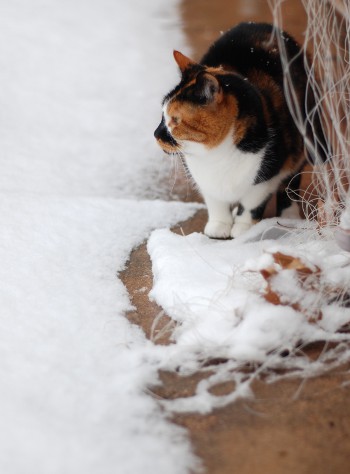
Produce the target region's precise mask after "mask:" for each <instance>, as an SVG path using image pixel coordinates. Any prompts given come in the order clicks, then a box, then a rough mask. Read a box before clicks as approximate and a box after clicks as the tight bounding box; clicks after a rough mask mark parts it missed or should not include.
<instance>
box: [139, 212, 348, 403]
mask: <svg viewBox="0 0 350 474" xmlns="http://www.w3.org/2000/svg"><path fill="white" fill-rule="evenodd" d="M298 226H299V227H300V229H303V230H302V232H303V233H304V234H305V233H306V234H307V233H308V232H309V234H310V238H307V235H306V238H305V239H304V242H305V243H298V244H296V241H297V240H298V239H297V238H296V237H295V232H290V231H289V230H286V229H294V228H295V227H298ZM305 226H306V223H304V222H302V221H289V220H285V221H283V220H281V219H279V222H277V220H276V219H269V220H265V221H262V222H261V223H260V224H257V225H256V226H255V227H254V228H253V229H251V230H250V231H249V232H248V233H247V234H246V235H245V236H242V237H240V238H239V239H235V240H231V241H215V240H211V239H209V238H207V237H206V236H204V235H202V234H196V233H194V234H191V235H188V236H186V237H184V236H179V235H175V234H173V233H172V232H170V231H169V230H166V229H165V230H156V231H154V232H153V233H152V235H151V237H150V239H149V242H148V250H149V254H150V256H151V259H152V265H153V272H154V286H153V289H152V291H151V293H150V297H151V298H153V299H154V300H156V301H157V303H158V304H160V305H161V306H162V307H163V308H164V310H165V311H166V313H167V314H168V315H169V316H170V317H171V318H172V319H174V320H175V321H176V323H177V324H176V327H175V329H174V331H173V333H172V339H173V341H174V342H175V344H174V345H173V348H172V350H173V352H174V356H173V357H174V360H176V363H177V370H180V372H181V373H183V374H188V373H192V372H193V371H196V370H203V369H204V368H205V370H208V366H209V367H210V370H211V371H213V372H214V375H212V376H210V377H209V378H207V379H206V380H205V381H202V382H200V384H199V385H198V387H197V393H196V395H195V397H192V398H191V397H189V399H186V400H185V399H183V400H182V399H179V400H176V401H174V402H171V403H172V405H171V409H174V410H180V411H181V410H197V409H200V410H202V411H208V410H211V409H212V408H214V407H217V406H221V405H222V404H225V403H228V402H230V401H233V400H234V399H236V398H237V397H238V396H242V395H243V394H244V396H247V395H249V393H250V392H249V386H250V383H251V381H252V380H253V379H254V377H256V376H257V374H258V373H261V372H265V373H266V371H267V370H268V369H276V368H278V369H284V371H285V375H287V374H288V375H291V374H292V373H298V374H299V375H307V376H311V375H315V374H318V373H320V371H322V370H326V369H327V368H329V367H330V366H331V365H332V364H333V365H334V360H333V359H334V353H335V352H334V351H336V352H337V357H336V358H337V359H338V363H341V362H342V361H344V357H345V355H346V357H350V345H349V346H348V345H347V344H345V345H340V346H337V347H336V348H333V349H332V350H329V351H326V352H324V353H323V354H321V356H320V357H319V359H318V360H317V361H311V360H309V359H308V357H307V354H303V352H302V347H304V346H305V345H307V344H309V343H312V342H316V341H327V343H331V342H337V343H339V342H344V341H349V340H350V336H349V335H348V334H347V333H346V332H345V331H344V326H346V325H348V324H349V323H350V309H349V307H348V303H349V295H348V296H347V299H346V298H345V299H339V298H338V299H337V298H336V297H335V295H336V294H343V296H344V292H346V289H348V287H349V283H348V282H349V281H350V256H349V254H347V253H346V252H341V251H340V250H339V247H337V246H336V244H335V243H334V240H322V241H321V240H318V241H317V240H316V241H315V240H312V239H311V235H315V233H314V229H311V228H310V229H309V230H305ZM296 233H297V229H296ZM278 235H279V238H277V240H272V239H271V236H274V237H276V236H278ZM276 255H277V256H278V255H285V256H287V257H286V259H287V260H288V261H289V260H290V261H292V262H294V263H293V264H292V266H291V267H290V268H289V267H288V266H287V264H286V265H285V267H283V264H282V265H281V264H280V263H276V262H275V260H274V259H275V258H277V257H276ZM303 262H307V263H303ZM282 263H283V262H282ZM293 265H294V267H293ZM298 265H299V266H298ZM269 272H270V273H269ZM312 278H313V279H314V280H312ZM315 279H316V280H315ZM312 281H316V283H317V285H318V286H317V287H316V288H312V286H311V285H312ZM276 289H277V290H276ZM317 289H318V290H317ZM332 289H333V293H332ZM276 291H277V292H276ZM273 296H274V297H275V299H276V298H277V300H276V301H274V300H273V298H272V297H273ZM340 352H341V353H342V354H341V355H340ZM345 353H346V354H345ZM286 355H288V357H285V356H286ZM217 359H221V360H227V362H226V363H222V364H219V365H217V364H216V365H215V364H211V363H210V361H211V360H217ZM246 364H249V365H250V368H251V369H252V368H253V367H255V368H256V367H258V369H257V370H251V373H250V374H248V375H247V371H246V370H245V371H243V372H240V370H239V369H240V368H241V367H242V366H244V367H245V369H246ZM333 365H332V366H333ZM167 368H169V369H171V368H173V369H174V368H175V366H174V367H172V364H171V363H170V364H169V363H168V364H167ZM270 378H272V376H271V377H270ZM229 380H234V381H235V382H236V388H235V390H234V391H233V392H232V393H231V394H230V395H227V396H226V397H221V398H220V397H215V396H214V395H213V394H212V393H211V392H210V389H211V388H212V387H213V386H214V385H215V384H217V383H219V382H226V381H229Z"/></svg>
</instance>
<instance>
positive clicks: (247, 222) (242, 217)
mask: <svg viewBox="0 0 350 474" xmlns="http://www.w3.org/2000/svg"><path fill="white" fill-rule="evenodd" d="M270 197H271V195H268V197H267V198H266V199H265V200H264V201H263V202H262V203H260V204H259V205H258V206H257V207H255V208H254V209H249V208H245V207H244V206H243V204H241V203H240V204H239V205H238V211H237V214H236V217H235V223H234V224H233V227H232V230H231V237H233V238H235V237H238V236H240V235H241V234H243V233H244V232H246V231H247V230H248V229H250V228H251V227H252V226H253V225H254V224H256V223H257V222H259V221H260V220H261V219H262V217H263V215H264V211H265V207H266V204H267V202H268V200H269V199H270Z"/></svg>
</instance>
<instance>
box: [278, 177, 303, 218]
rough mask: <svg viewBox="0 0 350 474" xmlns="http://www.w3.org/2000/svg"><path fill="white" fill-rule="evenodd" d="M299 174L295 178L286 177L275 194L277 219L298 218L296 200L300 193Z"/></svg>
mask: <svg viewBox="0 0 350 474" xmlns="http://www.w3.org/2000/svg"><path fill="white" fill-rule="evenodd" d="M300 181H301V174H300V172H299V173H297V174H296V175H295V176H293V177H292V178H291V177H288V178H287V179H286V180H284V181H283V183H282V184H281V186H280V189H279V190H278V191H277V193H276V204H277V212H276V215H277V217H279V216H281V217H286V218H290V219H297V218H298V217H300V214H299V207H298V204H297V202H296V200H297V199H298V197H299V193H300Z"/></svg>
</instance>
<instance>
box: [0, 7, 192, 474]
mask: <svg viewBox="0 0 350 474" xmlns="http://www.w3.org/2000/svg"><path fill="white" fill-rule="evenodd" d="M176 23H177V13H176V10H175V3H174V2H173V1H167V2H166V3H164V2H162V1H161V0H150V1H147V2H144V1H142V0H130V1H128V2H118V1H110V0H69V1H68V0H31V1H30V2H28V1H26V0H13V1H11V2H8V1H6V0H0V84H1V87H0V104H1V111H0V150H1V152H0V163H1V172H0V220H1V232H0V262H1V266H0V275H1V276H0V281H1V285H0V327H1V331H0V360H1V362H0V387H1V389H0V419H1V423H0V472H2V473H4V474H5V473H6V474H22V473H23V474H24V473H25V474H34V473H35V474H40V473H42V474H49V473H52V474H70V473H71V474H77V473H84V474H89V473H91V474H96V473H103V474H107V473H113V474H115V473H118V474H127V473H130V474H137V473H141V472H142V473H145V474H146V473H150V474H154V473H161V472H162V473H167V474H172V473H174V474H175V473H179V474H180V473H185V472H188V469H189V466H191V465H193V463H194V462H195V460H194V458H193V456H192V454H191V450H190V446H189V442H188V440H187V438H186V436H185V433H184V432H183V431H182V430H181V429H180V428H177V427H175V426H173V425H171V424H170V423H169V422H168V421H167V419H166V417H165V415H164V413H162V411H161V409H160V407H159V406H158V405H157V403H156V401H155V400H153V399H152V398H151V397H150V396H148V395H147V393H146V391H147V385H148V384H150V383H153V382H155V380H156V378H157V363H158V361H159V355H158V353H157V349H156V348H154V346H153V344H152V343H150V342H148V341H147V340H146V339H145V337H144V335H143V333H142V332H141V330H139V329H138V328H137V327H135V326H132V325H131V324H129V323H128V321H127V320H126V319H125V317H124V314H125V311H127V310H128V309H130V302H129V298H128V295H127V292H126V289H125V288H124V287H123V285H122V283H121V282H120V280H118V278H117V272H118V271H120V270H122V269H123V267H124V265H125V262H126V260H127V258H128V255H129V253H130V251H131V249H132V248H133V247H134V246H136V245H137V244H139V243H141V242H142V240H144V239H145V238H146V237H147V236H148V235H149V233H150V231H151V230H152V229H155V228H157V227H163V226H169V225H171V224H174V223H175V222H177V221H179V220H182V219H185V218H187V217H188V216H190V215H191V214H192V213H193V211H194V206H191V205H185V204H181V203H176V202H173V203H172V202H163V201H161V200H160V198H162V197H163V196H165V194H166V189H165V187H164V185H163V188H162V186H161V185H160V183H161V182H162V181H164V179H163V178H164V177H165V176H167V172H168V168H167V167H166V166H165V164H164V163H165V162H164V158H163V157H162V154H161V152H160V151H158V150H157V148H156V145H155V143H154V139H153V130H154V128H155V127H156V125H157V123H158V121H159V119H160V115H159V103H160V100H161V97H162V94H163V93H165V92H166V88H167V86H165V84H167V83H168V82H169V81H170V80H172V79H171V74H172V73H173V66H171V67H170V64H172V61H171V51H172V47H173V44H174V43H176V44H177V45H178V44H181V37H179V36H178V35H179V33H178V32H177V31H178V30H179V28H178V27H177V25H176ZM167 58H169V59H167ZM151 198H152V199H151Z"/></svg>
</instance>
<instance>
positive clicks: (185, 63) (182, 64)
mask: <svg viewBox="0 0 350 474" xmlns="http://www.w3.org/2000/svg"><path fill="white" fill-rule="evenodd" d="M173 55H174V59H175V61H176V62H177V65H178V66H179V68H180V71H181V72H184V71H185V70H186V69H188V68H189V67H191V66H194V65H195V64H196V63H195V62H194V61H192V59H190V58H188V57H187V56H185V55H184V54H182V53H180V51H174V52H173Z"/></svg>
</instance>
